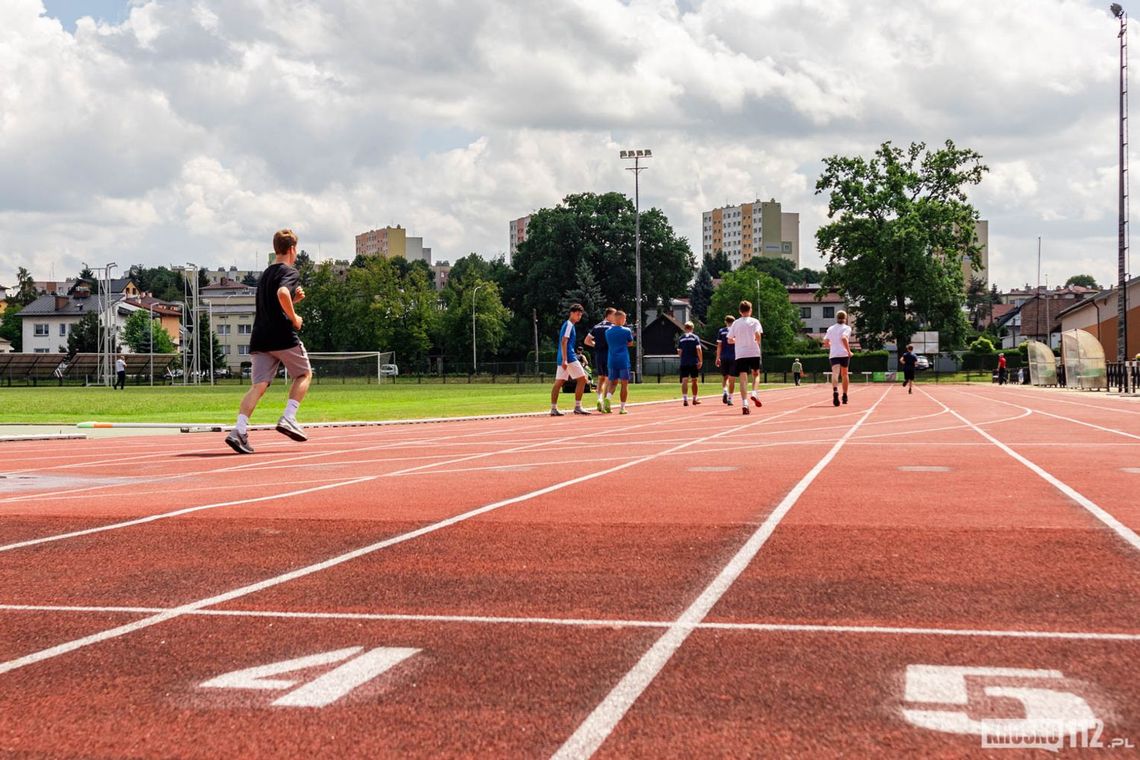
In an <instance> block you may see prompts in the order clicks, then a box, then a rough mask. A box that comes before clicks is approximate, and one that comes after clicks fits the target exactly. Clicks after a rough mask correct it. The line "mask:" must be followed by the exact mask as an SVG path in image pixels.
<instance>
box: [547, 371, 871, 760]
mask: <svg viewBox="0 0 1140 760" xmlns="http://www.w3.org/2000/svg"><path fill="white" fill-rule="evenodd" d="M886 397H887V393H886V392H885V391H884V392H883V394H882V395H880V396H879V399H878V400H877V401H876V402H875V403H874V404H872V405H871V408H870V409H868V410H867V411H866V412H864V413H863V416H862V417H860V418H859V419H858V420H856V422H855V424H854V425H852V426H851V427H850V428H849V429H848V430H847V432H845V433H844V434H843V435H842V436H841V437H840V439H839V440H838V441H836V442H835V444H834V445H833V446H832V447H831V449H830V450H828V452H827V453H826V454H824V455H823V457H822V458H821V459H820V460H819V461H818V462H816V464H815V466H814V467H812V468H811V470H809V471H808V473H807V474H806V475H804V476H803V478H801V479H800V481H799V482H798V483H797V484H796V485H795V487H793V488H792V490H791V491H789V492H788V494H787V495H786V496H785V497H784V499H783V500H782V501H781V502H780V503H779V504H778V505H777V506H776V508H775V509H774V510H772V513H771V514H769V515H768V517H767V519H765V520H764V522H763V523H762V524H761V525H760V527H759V528H757V529H756V531H755V532H754V533H753V534H752V535H751V536H750V537H749V539H748V540H747V541H746V542H745V543H744V545H743V546H742V547H740V549H739V550H738V551H737V552H736V554H735V555H734V556H733V557H732V559H731V560H729V562H728V564H727V565H725V566H724V568H723V569H721V571H720V572H719V573H718V574H717V576H716V578H714V579H713V581H712V583H710V584H709V585H708V586H706V587H705V589H704V590H703V591H702V592H701V593H700V595H698V596H697V598H696V599H695V600H693V602H692V604H690V605H689V606H688V607H687V608H686V609H685V611H684V612H683V613H681V616H680V617H678V618H677V619H676V620H674V621H673V622H672V623H670V625H669V628H668V630H666V631H665V633H664V634H663V635H662V636H661V638H659V639H658V640H657V641H656V642H655V643H654V644H653V646H652V647H650V648H649V650H648V651H647V652H646V653H645V654H644V655H642V657H641V659H640V660H638V662H637V664H636V665H634V666H633V668H632V669H630V671H629V672H628V673H626V674H625V676H623V677H622V679H621V680H620V681H619V682H618V683H617V685H616V686H614V688H613V690H612V691H610V693H609V694H608V695H606V698H605V699H603V700H602V702H601V703H600V704H599V705H598V706H597V707H595V708H594V710H593V712H591V713H590V714H589V716H587V717H586V719H585V720H584V721H582V724H581V725H579V726H578V728H577V730H576V731H574V733H573V734H572V735H571V736H570V738H569V739H567V740H566V742H565V743H564V744H563V745H562V746H561V747H560V748H559V749H558V751H557V752H556V753H555V754H554V757H555V758H558V759H560V760H568V759H569V758H588V757H590V756H591V755H593V754H594V752H596V751H597V749H598V748H599V747H600V746H602V743H603V742H605V740H606V739H607V738H608V737H609V735H610V734H611V733H612V732H613V730H614V728H615V727H616V726H617V724H618V722H619V721H621V719H622V717H624V716H625V714H626V712H627V711H628V710H629V708H630V707H632V706H633V703H634V702H636V701H637V699H638V698H639V697H640V696H641V694H642V693H643V692H644V691H645V689H646V688H648V686H649V684H650V683H652V682H653V679H654V678H656V677H657V674H658V673H660V672H661V670H662V668H664V667H665V665H666V664H667V663H668V662H669V660H670V659H671V658H672V657H673V655H674V653H676V651H677V649H679V648H680V646H681V645H682V644H683V643H685V639H687V638H688V637H689V634H691V633H692V632H693V631H694V630H695V629H696V627H697V626H698V625H699V624H700V623H701V622H702V621H703V620H704V619H705V616H707V615H708V614H709V612H710V611H711V610H712V608H713V607H714V606H715V605H716V603H717V602H718V601H720V598H721V597H722V596H724V594H725V592H727V591H728V589H729V587H730V586H732V584H733V583H734V582H735V581H736V579H737V578H738V577H739V576H740V574H741V573H743V572H744V569H745V568H746V567H748V564H749V563H750V562H751V561H752V559H753V558H754V557H755V556H756V554H757V552H759V551H760V549H761V548H762V547H763V546H764V544H765V543H766V542H767V541H768V538H769V537H771V535H772V533H773V531H775V530H776V526H778V525H779V524H780V521H781V520H783V519H784V517H785V516H786V515H787V514H788V511H789V510H791V508H792V507H793V506H794V505H795V503H796V502H797V501H799V498H800V496H802V495H803V493H804V491H806V490H807V488H808V486H810V485H811V484H812V482H813V481H814V480H815V479H816V478H817V477H818V476H819V473H820V472H822V471H823V468H824V467H826V466H827V465H828V464H829V463H830V462H831V460H833V459H834V458H835V455H836V454H838V453H839V450H840V449H841V448H843V444H845V443H846V442H847V441H848V440H849V439H850V438H851V436H852V435H854V434H855V432H856V431H857V430H858V429H859V427H860V426H861V425H862V424H863V423H864V422H865V421H866V420H867V418H868V417H870V416H871V413H872V412H874V411H875V409H876V408H877V407H878V406H879V404H881V403H882V401H883V399H884V398H886Z"/></svg>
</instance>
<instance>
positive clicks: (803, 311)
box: [800, 306, 811, 319]
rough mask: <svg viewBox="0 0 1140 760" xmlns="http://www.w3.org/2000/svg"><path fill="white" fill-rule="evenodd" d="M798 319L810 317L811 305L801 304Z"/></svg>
mask: <svg viewBox="0 0 1140 760" xmlns="http://www.w3.org/2000/svg"><path fill="white" fill-rule="evenodd" d="M800 319H811V307H810V306H801V307H800Z"/></svg>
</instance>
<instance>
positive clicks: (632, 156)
mask: <svg viewBox="0 0 1140 760" xmlns="http://www.w3.org/2000/svg"><path fill="white" fill-rule="evenodd" d="M618 157H619V158H621V159H623V160H625V161H633V166H630V167H626V171H630V172H633V208H634V218H633V267H634V270H633V271H634V279H635V280H636V295H635V298H636V299H637V304H636V305H635V309H636V314H635V316H636V327H637V382H639V383H640V382H641V364H642V362H641V358H642V356H643V355H644V353H645V351H644V348H643V347H642V345H641V185H640V178H641V173H642V172H643V171H645V169H646V167H644V166H642V165H641V159H643V158H653V151H651V150H644V149H641V150H623V151H621V152H620V153H619V154H618Z"/></svg>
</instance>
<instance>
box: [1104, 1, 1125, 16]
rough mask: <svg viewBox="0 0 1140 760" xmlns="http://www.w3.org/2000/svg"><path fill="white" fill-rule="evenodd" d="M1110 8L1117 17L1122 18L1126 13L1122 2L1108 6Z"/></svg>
mask: <svg viewBox="0 0 1140 760" xmlns="http://www.w3.org/2000/svg"><path fill="white" fill-rule="evenodd" d="M1108 9H1109V10H1110V11H1112V15H1113V16H1116V17H1117V18H1120V17H1121V16H1123V15H1124V8H1122V7H1121V6H1120V3H1113V4H1112V5H1110V6H1108Z"/></svg>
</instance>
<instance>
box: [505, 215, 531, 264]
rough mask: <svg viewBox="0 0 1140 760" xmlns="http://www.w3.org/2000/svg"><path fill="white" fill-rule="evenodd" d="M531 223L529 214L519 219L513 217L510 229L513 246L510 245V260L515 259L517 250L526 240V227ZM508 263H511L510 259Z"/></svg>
mask: <svg viewBox="0 0 1140 760" xmlns="http://www.w3.org/2000/svg"><path fill="white" fill-rule="evenodd" d="M529 224H530V217H529V216H523V217H520V218H518V219H512V220H511V223H510V229H511V246H510V251H511V258H510V261H514V258H515V251H517V250H518V248H519V244H520V243H522V242H524V241H525V240H526V228H527V226H528V225H529ZM508 263H509V261H508Z"/></svg>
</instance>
